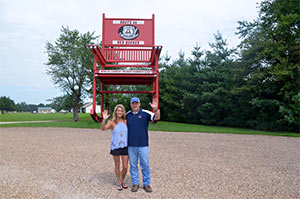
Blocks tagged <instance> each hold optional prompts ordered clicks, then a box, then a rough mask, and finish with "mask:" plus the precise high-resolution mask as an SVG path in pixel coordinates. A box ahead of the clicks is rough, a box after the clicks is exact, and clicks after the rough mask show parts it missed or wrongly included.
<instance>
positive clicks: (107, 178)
mask: <svg viewBox="0 0 300 199" xmlns="http://www.w3.org/2000/svg"><path fill="white" fill-rule="evenodd" d="M90 181H97V182H99V183H100V184H110V185H115V184H116V176H115V174H114V173H112V172H105V173H98V174H96V175H95V176H93V177H92V178H91V179H90Z"/></svg>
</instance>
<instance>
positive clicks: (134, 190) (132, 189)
mask: <svg viewBox="0 0 300 199" xmlns="http://www.w3.org/2000/svg"><path fill="white" fill-rule="evenodd" d="M139 188H140V186H139V185H137V184H134V185H132V188H131V191H132V192H137V190H138V189H139Z"/></svg>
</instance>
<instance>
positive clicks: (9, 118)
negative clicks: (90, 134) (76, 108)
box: [0, 113, 90, 122]
mask: <svg viewBox="0 0 300 199" xmlns="http://www.w3.org/2000/svg"><path fill="white" fill-rule="evenodd" d="M72 117H73V114H72V113H66V114H63V113H53V114H42V113H37V114H33V113H10V114H0V122H14V121H40V120H72ZM79 117H81V118H85V119H87V118H90V115H89V114H83V113H82V114H79Z"/></svg>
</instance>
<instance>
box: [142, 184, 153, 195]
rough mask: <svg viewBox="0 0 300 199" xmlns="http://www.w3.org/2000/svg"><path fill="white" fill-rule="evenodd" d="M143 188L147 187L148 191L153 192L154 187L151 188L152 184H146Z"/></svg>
mask: <svg viewBox="0 0 300 199" xmlns="http://www.w3.org/2000/svg"><path fill="white" fill-rule="evenodd" d="M143 189H145V191H146V192H148V193H150V192H152V188H151V186H150V185H145V186H144V187H143Z"/></svg>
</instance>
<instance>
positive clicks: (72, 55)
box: [46, 0, 300, 132]
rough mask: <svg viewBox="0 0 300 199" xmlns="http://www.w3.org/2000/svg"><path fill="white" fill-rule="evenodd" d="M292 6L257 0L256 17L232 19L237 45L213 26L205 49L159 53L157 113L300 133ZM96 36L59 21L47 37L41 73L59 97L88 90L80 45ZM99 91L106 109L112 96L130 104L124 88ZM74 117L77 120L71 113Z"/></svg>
mask: <svg viewBox="0 0 300 199" xmlns="http://www.w3.org/2000/svg"><path fill="white" fill-rule="evenodd" d="M299 11H300V4H299V2H298V1H293V0H286V1H281V0H273V1H271V0H263V1H262V2H261V3H260V5H259V11H258V13H259V16H258V18H257V19H255V20H253V21H252V22H248V21H239V22H238V27H237V33H236V34H237V35H238V36H239V37H240V39H241V43H240V44H239V45H238V46H237V47H235V48H229V47H228V44H227V42H226V39H224V38H223V37H222V34H221V33H219V32H218V33H216V34H215V41H214V42H213V43H210V44H209V45H210V50H205V49H201V47H199V46H197V45H196V46H195V47H194V48H193V49H192V57H191V58H185V55H184V52H180V53H179V58H178V59H176V60H174V61H170V57H167V56H165V57H164V58H162V59H161V60H160V64H159V65H160V77H159V78H160V79H159V81H160V82H159V84H160V95H159V100H160V109H161V113H162V118H163V120H167V121H176V122H187V123H196V124H205V125H220V126H233V127H243V128H253V129H261V130H272V131H298V132H300V125H299V123H300V64H299V63H300V37H299V35H300V30H299V29H300V12H299ZM96 39H97V36H94V33H90V32H87V33H85V34H80V33H79V32H78V31H77V30H74V31H72V30H69V29H68V28H66V27H63V28H62V34H61V35H60V37H59V39H58V40H57V41H56V42H55V44H51V43H49V42H47V45H46V50H47V53H48V62H47V65H48V74H49V75H51V76H52V79H53V82H54V84H56V85H58V86H59V87H60V88H61V89H62V91H63V93H64V95H63V96H61V97H57V98H56V101H57V102H58V104H59V102H60V101H61V102H62V104H69V105H71V106H72V107H74V110H76V107H77V109H78V105H79V104H80V103H81V102H82V98H83V96H87V95H90V96H91V90H92V89H91V88H92V75H93V72H92V71H93V55H92V53H91V52H90V51H89V50H88V48H86V46H87V45H88V44H95V43H98V44H99V45H100V42H97V41H96ZM121 88H122V87H120V89H121ZM132 89H138V87H132ZM127 90H128V88H127ZM106 96H107V97H106V98H105V104H106V106H107V107H108V108H109V109H111V107H113V106H114V105H115V104H116V103H125V105H126V106H127V108H129V103H128V102H129V98H130V97H131V95H126V94H124V95H119V94H114V95H111V94H110V95H106ZM140 97H141V98H142V102H145V103H144V104H142V106H144V107H145V108H149V107H147V103H148V101H150V100H151V96H147V95H140ZM66 102H67V103H66ZM74 120H75V121H78V115H77V116H76V115H75V113H74Z"/></svg>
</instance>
